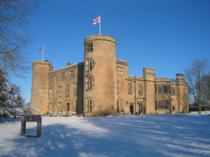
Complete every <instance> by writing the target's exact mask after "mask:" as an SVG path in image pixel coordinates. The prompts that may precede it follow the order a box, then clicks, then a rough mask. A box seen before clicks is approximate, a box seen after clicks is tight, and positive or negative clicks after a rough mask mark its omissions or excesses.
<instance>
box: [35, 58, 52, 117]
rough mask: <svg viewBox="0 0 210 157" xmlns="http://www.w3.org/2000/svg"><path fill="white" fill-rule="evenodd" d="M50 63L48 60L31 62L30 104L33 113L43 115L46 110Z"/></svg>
mask: <svg viewBox="0 0 210 157" xmlns="http://www.w3.org/2000/svg"><path fill="white" fill-rule="evenodd" d="M51 69H52V65H51V64H50V63H49V62H48V61H36V62H34V63H33V69H32V70H33V73H32V93H31V106H32V108H34V109H35V110H36V111H34V113H33V114H41V115H44V114H46V113H47V112H48V92H49V72H50V71H51Z"/></svg>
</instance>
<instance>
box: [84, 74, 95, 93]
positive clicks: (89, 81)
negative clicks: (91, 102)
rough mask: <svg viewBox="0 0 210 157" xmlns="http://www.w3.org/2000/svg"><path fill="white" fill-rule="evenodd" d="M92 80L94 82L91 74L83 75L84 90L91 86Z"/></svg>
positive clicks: (89, 88)
mask: <svg viewBox="0 0 210 157" xmlns="http://www.w3.org/2000/svg"><path fill="white" fill-rule="evenodd" d="M93 82H94V78H93V76H86V77H85V89H86V90H91V89H92V88H93V85H94V84H93Z"/></svg>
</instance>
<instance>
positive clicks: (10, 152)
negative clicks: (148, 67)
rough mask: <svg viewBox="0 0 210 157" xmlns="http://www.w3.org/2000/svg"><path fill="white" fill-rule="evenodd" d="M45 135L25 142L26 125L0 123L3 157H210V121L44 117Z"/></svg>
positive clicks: (184, 117) (186, 117)
mask: <svg viewBox="0 0 210 157" xmlns="http://www.w3.org/2000/svg"><path fill="white" fill-rule="evenodd" d="M27 125H28V127H27V129H28V132H31V131H33V127H34V124H30V123H27ZM42 129H43V130H42V131H43V132H42V136H41V137H40V138H34V137H30V138H28V137H21V136H20V121H18V120H17V121H6V122H4V123H2V122H0V157H61V156H62V157H140V156H141V157H144V156H152V157H153V156H155V157H159V156H161V157H162V156H171V157H195V156H202V157H203V156H206V157H207V156H208V157H209V156H210V116H209V115H201V116H199V115H196V116H195V115H194V114H193V115H181V114H180V115H148V116H117V117H93V118H83V117H43V128H42Z"/></svg>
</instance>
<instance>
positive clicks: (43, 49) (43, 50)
mask: <svg viewBox="0 0 210 157" xmlns="http://www.w3.org/2000/svg"><path fill="white" fill-rule="evenodd" d="M44 52H45V45H44V44H42V62H44Z"/></svg>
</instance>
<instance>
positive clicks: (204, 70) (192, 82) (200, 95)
mask: <svg viewBox="0 0 210 157" xmlns="http://www.w3.org/2000/svg"><path fill="white" fill-rule="evenodd" d="M208 75H209V65H208V62H207V61H206V60H205V59H196V60H194V61H193V62H192V65H191V66H190V67H189V68H188V69H186V70H185V76H186V80H187V82H188V86H189V91H190V94H191V96H192V98H193V101H194V102H195V103H197V104H198V106H199V114H201V106H203V105H205V103H206V99H207V95H206V93H207V92H206V91H208V90H209V89H206V88H207V82H208V81H205V80H206V79H205V78H206V77H207V76H208Z"/></svg>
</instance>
